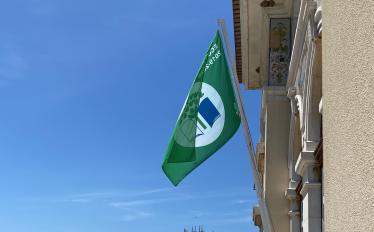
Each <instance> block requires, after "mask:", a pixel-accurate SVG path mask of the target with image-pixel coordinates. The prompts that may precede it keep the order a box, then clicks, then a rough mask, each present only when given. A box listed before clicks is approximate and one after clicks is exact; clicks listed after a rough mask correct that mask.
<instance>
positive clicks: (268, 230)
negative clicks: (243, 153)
mask: <svg viewBox="0 0 374 232" xmlns="http://www.w3.org/2000/svg"><path fill="white" fill-rule="evenodd" d="M217 23H218V26H219V28H220V30H219V31H220V34H221V35H223V36H221V37H223V43H224V45H225V46H224V50H225V53H226V57H228V60H229V64H228V66H229V67H230V70H231V74H232V75H230V76H231V82H232V85H233V87H234V90H235V91H234V92H235V97H236V100H237V102H238V105H239V106H238V107H239V111H240V118H241V122H242V125H243V129H244V135H245V138H246V142H247V149H248V153H249V158H250V160H251V166H252V175H253V178H254V181H255V186H256V193H257V200H258V202H259V205H260V212H261V220H262V222H263V225H264V231H265V232H273V231H274V230H273V226H272V223H271V220H270V216H269V211H268V208H267V205H266V203H265V201H264V199H263V197H262V184H261V183H260V178H259V174H258V169H257V162H256V157H255V152H254V149H253V143H252V137H251V132H250V130H249V126H248V121H247V117H246V114H245V111H244V107H243V101H242V96H241V94H240V88H239V81H238V75H237V73H236V68H235V65H234V62H233V59H232V53H231V49H230V46H229V44H230V43H229V39H228V36H227V31H226V24H225V20H224V19H218V21H217Z"/></svg>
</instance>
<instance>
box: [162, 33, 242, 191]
mask: <svg viewBox="0 0 374 232" xmlns="http://www.w3.org/2000/svg"><path fill="white" fill-rule="evenodd" d="M239 125H240V116H239V112H238V107H237V103H236V100H235V94H234V90H233V86H232V84H231V79H230V71H229V68H228V65H227V60H226V57H225V53H224V48H223V44H222V40H221V37H220V34H219V32H217V33H216V34H215V36H214V39H213V41H212V43H211V44H210V46H209V49H208V51H207V53H206V54H205V57H204V60H203V63H202V65H201V67H200V69H199V72H198V74H197V76H196V78H195V80H194V82H193V85H192V88H191V90H190V92H189V94H188V96H187V99H186V102H185V104H184V106H183V109H182V112H181V114H180V115H179V118H178V121H177V123H176V126H175V128H174V132H173V136H172V138H171V141H170V143H169V146H168V149H167V151H166V154H165V158H164V162H163V164H162V169H163V170H164V172H165V174H166V176H167V177H168V178H169V179H170V181H171V182H172V183H173V184H174V185H175V186H176V185H178V184H179V183H180V182H181V181H182V180H183V178H184V177H186V176H187V175H188V174H189V173H190V172H191V171H192V170H194V169H195V168H196V167H198V166H199V165H200V164H201V163H202V162H204V161H205V160H206V159H208V158H209V157H210V156H211V155H212V154H213V153H214V152H216V151H217V150H218V149H220V148H221V147H222V146H223V145H224V144H225V143H226V142H227V141H228V140H229V139H230V138H231V137H232V136H233V135H234V134H235V132H236V131H237V129H238V127H239Z"/></svg>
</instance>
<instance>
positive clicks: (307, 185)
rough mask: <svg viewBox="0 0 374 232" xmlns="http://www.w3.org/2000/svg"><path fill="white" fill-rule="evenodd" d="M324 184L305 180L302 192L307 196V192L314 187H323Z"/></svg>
mask: <svg viewBox="0 0 374 232" xmlns="http://www.w3.org/2000/svg"><path fill="white" fill-rule="evenodd" d="M321 187H322V184H321V183H320V182H305V183H304V184H303V187H302V188H301V190H300V194H301V195H302V196H303V198H304V197H305V195H306V193H308V192H310V191H311V190H312V189H321Z"/></svg>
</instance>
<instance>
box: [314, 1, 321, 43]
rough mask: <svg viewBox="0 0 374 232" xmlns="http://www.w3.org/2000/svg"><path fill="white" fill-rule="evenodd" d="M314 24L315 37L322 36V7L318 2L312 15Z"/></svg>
mask: <svg viewBox="0 0 374 232" xmlns="http://www.w3.org/2000/svg"><path fill="white" fill-rule="evenodd" d="M314 22H315V23H316V27H317V35H318V36H322V6H321V3H320V2H318V7H317V10H316V13H315V14H314Z"/></svg>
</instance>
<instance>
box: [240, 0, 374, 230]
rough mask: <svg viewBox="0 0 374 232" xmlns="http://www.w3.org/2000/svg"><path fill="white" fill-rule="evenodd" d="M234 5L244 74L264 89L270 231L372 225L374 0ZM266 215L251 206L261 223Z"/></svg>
mask: <svg viewBox="0 0 374 232" xmlns="http://www.w3.org/2000/svg"><path fill="white" fill-rule="evenodd" d="M233 12H234V30H235V49H236V69H237V73H238V78H239V80H240V81H241V82H242V83H243V85H245V86H246V88H248V89H261V90H262V109H261V122H260V124H261V138H260V141H259V143H258V144H257V146H256V159H257V160H256V161H257V170H258V172H259V176H260V179H261V184H262V189H263V193H262V198H263V200H264V202H265V203H266V205H267V207H268V211H269V217H270V223H271V224H272V225H271V227H272V229H273V232H288V231H291V232H322V231H329V232H330V231H339V232H340V231H374V220H372V218H373V216H374V197H373V195H374V187H373V186H374V185H373V184H374V178H373V176H374V62H373V61H374V42H373V41H374V26H373V25H374V16H373V12H374V2H373V1H356V0H353V1H341V0H340V1H339V0H274V1H273V0H233ZM322 15H323V17H322ZM322 18H323V24H322ZM322 26H323V27H322ZM261 219H262V218H261V214H260V210H259V209H258V208H254V209H253V222H254V223H255V224H256V225H257V226H259V228H260V231H262V230H263V228H262V223H263V220H261Z"/></svg>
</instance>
